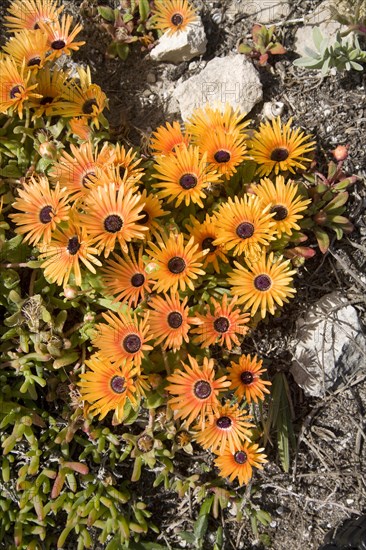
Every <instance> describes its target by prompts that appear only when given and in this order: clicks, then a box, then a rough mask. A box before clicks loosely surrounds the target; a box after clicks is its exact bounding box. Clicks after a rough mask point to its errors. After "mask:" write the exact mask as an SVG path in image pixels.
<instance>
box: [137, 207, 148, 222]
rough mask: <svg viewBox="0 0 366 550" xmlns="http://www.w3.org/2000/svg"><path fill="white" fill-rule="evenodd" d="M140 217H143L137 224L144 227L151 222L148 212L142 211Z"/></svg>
mask: <svg viewBox="0 0 366 550" xmlns="http://www.w3.org/2000/svg"><path fill="white" fill-rule="evenodd" d="M140 216H142V217H141V218H140V219H138V220H137V223H139V224H140V225H144V223H146V222H148V221H149V218H150V216H149V214H148V213H147V212H146V210H141V212H140Z"/></svg>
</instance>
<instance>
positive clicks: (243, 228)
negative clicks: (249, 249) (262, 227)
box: [236, 222, 254, 239]
mask: <svg viewBox="0 0 366 550" xmlns="http://www.w3.org/2000/svg"><path fill="white" fill-rule="evenodd" d="M253 233H254V225H253V224H252V223H249V222H242V223H241V224H239V225H238V227H237V228H236V234H237V235H238V237H240V238H241V239H249V237H251V236H252V235H253Z"/></svg>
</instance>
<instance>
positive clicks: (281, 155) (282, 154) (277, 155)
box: [271, 147, 290, 162]
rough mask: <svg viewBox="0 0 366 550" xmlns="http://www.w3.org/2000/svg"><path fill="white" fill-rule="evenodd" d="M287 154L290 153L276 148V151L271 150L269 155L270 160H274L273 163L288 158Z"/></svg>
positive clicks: (284, 148)
mask: <svg viewBox="0 0 366 550" xmlns="http://www.w3.org/2000/svg"><path fill="white" fill-rule="evenodd" d="M289 154H290V153H289V152H288V149H286V147H276V149H273V151H272V153H271V160H274V161H275V162H282V161H283V160H286V159H287V158H288V156H289Z"/></svg>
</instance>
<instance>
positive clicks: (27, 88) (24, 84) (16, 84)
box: [0, 57, 39, 118]
mask: <svg viewBox="0 0 366 550" xmlns="http://www.w3.org/2000/svg"><path fill="white" fill-rule="evenodd" d="M30 76H31V72H30V71H29V70H28V69H27V68H26V67H25V62H23V65H22V66H21V67H18V66H17V65H16V63H15V61H14V59H12V58H11V57H6V58H4V59H1V60H0V113H8V114H13V113H17V114H18V116H19V118H23V109H24V103H25V102H26V101H27V100H28V99H30V98H33V97H39V95H38V92H37V93H36V92H35V91H34V90H35V88H37V84H31V83H30V82H29V79H30Z"/></svg>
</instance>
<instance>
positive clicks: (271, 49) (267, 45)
mask: <svg viewBox="0 0 366 550" xmlns="http://www.w3.org/2000/svg"><path fill="white" fill-rule="evenodd" d="M275 30H276V27H274V26H272V27H269V28H267V27H266V26H265V25H253V28H252V39H253V44H252V45H250V44H246V43H242V42H240V43H239V45H238V51H239V53H243V54H245V55H247V56H248V57H250V58H251V59H253V60H256V61H257V62H258V64H259V65H261V66H264V65H267V62H268V61H269V60H270V59H271V56H273V55H283V54H285V53H286V49H285V48H284V47H283V46H282V44H281V43H280V42H278V41H276V38H275Z"/></svg>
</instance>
